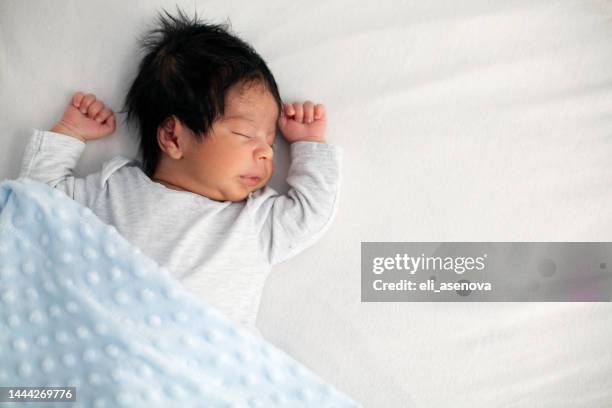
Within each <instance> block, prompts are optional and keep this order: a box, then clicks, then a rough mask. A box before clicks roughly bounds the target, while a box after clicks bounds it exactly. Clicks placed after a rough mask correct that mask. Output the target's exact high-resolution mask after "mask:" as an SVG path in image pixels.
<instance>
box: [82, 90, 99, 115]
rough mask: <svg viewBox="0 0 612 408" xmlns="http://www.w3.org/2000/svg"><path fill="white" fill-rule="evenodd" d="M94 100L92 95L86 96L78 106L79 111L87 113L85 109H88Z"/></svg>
mask: <svg viewBox="0 0 612 408" xmlns="http://www.w3.org/2000/svg"><path fill="white" fill-rule="evenodd" d="M95 100H96V97H95V96H94V95H92V94H87V95H85V96H84V97H83V99H82V100H81V103H80V104H79V110H80V111H81V113H87V109H88V108H89V105H91V104H92V102H93V101H95Z"/></svg>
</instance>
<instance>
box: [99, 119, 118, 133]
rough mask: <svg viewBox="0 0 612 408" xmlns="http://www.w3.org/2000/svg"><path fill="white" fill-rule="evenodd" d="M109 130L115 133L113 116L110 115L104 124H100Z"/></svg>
mask: <svg viewBox="0 0 612 408" xmlns="http://www.w3.org/2000/svg"><path fill="white" fill-rule="evenodd" d="M102 126H106V127H107V128H109V129H110V131H111V132H114V131H115V115H111V116H110V117H109V118H108V120H107V121H106V122H104V123H103V124H102Z"/></svg>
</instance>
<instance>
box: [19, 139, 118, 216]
mask: <svg viewBox="0 0 612 408" xmlns="http://www.w3.org/2000/svg"><path fill="white" fill-rule="evenodd" d="M83 150H85V143H84V142H82V141H80V140H78V139H76V138H74V137H71V136H67V135H64V134H61V133H55V132H51V131H45V130H39V129H34V131H33V134H32V137H31V138H30V141H29V142H28V144H27V146H26V149H25V152H24V154H23V159H22V163H21V170H20V173H19V177H28V178H31V179H34V180H36V181H40V182H43V183H46V184H48V185H49V186H51V187H54V188H56V189H58V190H61V191H63V192H64V193H66V194H67V195H68V196H69V197H70V198H72V199H73V200H75V201H77V202H79V203H81V204H83V205H85V206H90V204H91V203H92V202H93V201H94V200H95V199H96V197H97V196H98V194H99V193H100V192H101V191H102V190H103V188H104V182H105V181H106V179H107V175H108V174H110V173H112V170H113V169H114V168H116V167H118V166H120V165H122V164H123V163H124V162H125V160H127V159H125V158H121V157H120V156H119V157H118V160H111V161H109V162H106V163H105V164H104V168H103V169H102V171H100V172H97V173H93V174H90V175H88V176H87V177H85V178H78V177H75V176H74V174H73V170H74V168H75V167H76V165H77V163H78V161H79V158H80V157H81V154H82V153H83Z"/></svg>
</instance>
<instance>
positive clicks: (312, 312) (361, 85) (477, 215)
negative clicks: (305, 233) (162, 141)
mask: <svg viewBox="0 0 612 408" xmlns="http://www.w3.org/2000/svg"><path fill="white" fill-rule="evenodd" d="M176 3H178V4H179V5H181V7H183V8H184V9H185V10H188V11H192V10H194V8H195V9H197V11H198V13H199V15H201V16H203V17H205V18H208V19H210V20H212V21H216V22H220V21H224V20H225V19H226V18H227V17H229V18H230V20H231V23H232V28H233V30H234V31H235V32H236V33H237V34H239V35H241V36H243V38H245V39H246V40H247V41H249V42H251V43H252V44H253V45H254V46H255V48H256V49H257V50H258V51H259V52H260V53H261V54H262V56H263V57H264V58H265V59H266V61H268V63H269V66H270V67H271V69H272V70H273V72H274V73H275V75H276V78H277V81H278V83H279V87H280V90H281V95H282V96H283V98H284V99H285V100H286V101H297V100H305V99H311V100H314V101H317V102H323V103H325V104H326V106H327V108H328V112H329V129H328V139H329V141H330V142H332V143H337V144H339V145H342V146H343V148H344V149H345V163H344V170H343V174H344V179H343V186H342V193H341V197H340V209H339V212H338V215H337V218H336V221H335V223H334V225H333V226H332V228H331V229H330V230H329V232H328V234H327V235H326V236H325V237H324V238H323V240H322V241H320V242H319V243H318V244H317V245H316V246H314V247H313V248H311V249H309V250H307V251H306V252H304V253H302V254H301V255H299V256H298V257H296V258H294V259H292V260H290V261H288V262H285V263H283V264H281V265H279V266H278V267H277V268H276V269H275V270H274V273H273V274H272V275H271V277H270V279H269V280H268V283H267V285H266V290H265V293H264V298H263V303H262V306H261V309H260V315H259V318H258V325H259V327H260V329H261V331H262V332H263V333H264V335H265V336H266V337H267V338H268V339H270V340H271V341H272V342H274V343H275V344H277V345H278V346H280V347H282V348H283V349H285V350H286V351H287V352H289V353H291V354H292V355H294V356H295V357H296V358H298V359H300V360H301V361H302V362H304V364H306V365H307V366H309V367H310V368H312V369H313V370H314V371H316V372H317V373H318V374H319V375H320V376H321V377H322V378H324V379H326V380H328V381H330V382H331V383H333V384H334V385H335V386H337V387H338V388H339V389H341V390H343V391H345V392H347V393H348V394H349V395H351V396H352V397H353V398H355V399H356V400H358V401H360V402H362V403H363V404H364V406H366V407H406V406H417V407H450V406H453V407H456V408H463V407H506V408H518V407H520V408H522V407H525V408H527V407H530V408H531V407H539V408H553V407H554V408H557V407H585V408H586V407H589V408H594V407H600V408H604V407H610V406H612V352H611V351H610V346H609V345H610V344H611V343H612V341H611V340H612V313H611V312H612V307H611V305H610V303H468V304H456V303H360V276H359V274H360V272H359V271H360V253H359V251H360V242H361V241H610V240H611V238H612V212H611V211H610V203H612V189H611V188H610V186H611V184H612V172H611V169H610V167H611V166H610V157H611V152H612V114H611V106H612V104H611V102H612V46H611V45H612V19H611V17H612V6H611V3H610V2H609V1H595V0H585V1H569V0H562V1H549V0H520V1H517V0H513V1H502V0H497V1H485V0H466V1H462V2H456V1H450V0H448V1H443V0H434V1H427V2H423V1H415V0H406V1H377V2H372V1H359V2H351V1H347V0H341V1H334V2H324V1H311V2H286V1H280V0H274V1H265V2H263V1H261V2H252V1H221V0H215V1H198V2H194V1H179V2H173V1H144V0H140V1H132V2H123V1H118V0H111V1H109V0H104V1H101V0H99V1H90V2H73V1H27V2H24V1H18V0H4V1H3V2H2V3H0V89H1V90H2V91H1V92H0V146H1V148H0V179H5V178H14V177H16V176H17V174H18V170H19V163H20V159H21V154H22V153H23V149H24V147H25V143H26V141H27V138H28V137H29V135H30V132H31V129H32V128H50V127H51V126H52V125H53V123H54V121H56V120H57V119H58V118H59V116H60V115H61V112H62V111H63V109H64V104H65V103H66V102H67V100H68V98H69V97H70V96H71V95H72V93H73V92H74V91H76V90H87V91H90V92H94V93H95V94H96V95H97V96H98V97H99V98H100V99H102V100H104V101H105V102H106V103H107V104H108V105H109V106H111V107H112V108H114V109H115V110H118V109H119V108H120V107H121V102H122V101H123V97H124V95H125V92H126V90H127V87H128V86H129V83H130V81H131V80H132V79H133V75H134V73H135V70H136V64H137V62H138V58H137V54H136V50H137V44H136V38H137V36H138V35H139V34H140V33H141V32H142V30H144V29H145V28H147V27H148V26H149V25H150V24H151V23H152V22H153V18H154V16H155V13H156V12H157V11H158V10H160V8H161V7H166V8H167V9H168V10H170V11H174V5H175V4H176ZM119 119H120V120H122V119H123V117H121V116H120V117H119ZM136 150H137V149H136V139H135V138H134V135H132V134H130V133H129V132H128V129H127V128H126V127H125V126H120V127H119V129H118V131H117V132H116V133H115V135H113V136H112V137H110V138H108V139H104V140H100V141H95V142H90V143H89V144H88V146H87V148H86V150H85V153H84V155H83V158H82V161H81V162H80V164H79V167H78V168H77V174H78V175H81V176H84V175H86V174H88V173H90V172H92V171H97V170H98V169H99V168H100V164H101V163H102V162H103V161H105V160H107V159H109V158H111V157H112V156H114V155H116V154H123V155H127V156H134V155H135V154H136ZM286 154H287V149H286V146H284V150H283V149H281V153H280V157H278V158H277V160H278V161H279V163H280V171H279V173H278V174H277V175H276V176H275V178H274V180H273V185H274V186H275V187H277V188H280V189H284V188H286V185H285V183H284V181H283V171H285V172H286V169H287V157H286Z"/></svg>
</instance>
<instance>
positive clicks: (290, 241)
mask: <svg viewBox="0 0 612 408" xmlns="http://www.w3.org/2000/svg"><path fill="white" fill-rule="evenodd" d="M296 105H297V106H296ZM283 110H284V112H283V114H282V116H281V119H280V121H279V127H280V130H281V132H282V134H283V136H284V137H285V139H287V140H288V141H289V142H290V143H291V146H290V153H291V166H290V167H289V175H288V177H287V182H288V184H289V185H290V187H291V188H290V189H289V191H288V193H287V195H280V194H278V193H276V191H274V190H273V189H271V188H269V187H267V188H265V189H264V190H260V191H259V192H258V193H259V194H257V195H256V196H255V197H254V199H252V200H251V202H250V203H249V205H252V206H253V214H254V220H255V223H256V227H257V231H256V232H257V234H258V238H259V242H260V244H261V247H262V250H263V253H264V255H265V257H266V259H267V260H268V262H270V264H276V263H279V262H282V261H284V260H286V259H288V258H290V257H292V256H294V255H296V254H297V253H299V252H301V251H302V250H304V249H306V248H307V247H309V246H311V245H312V244H314V243H315V242H316V241H317V240H318V239H319V238H320V237H321V236H322V235H323V234H324V233H325V232H326V230H327V229H328V227H329V225H330V224H331V221H332V219H333V217H334V215H335V213H336V209H337V205H338V191H339V186H340V166H341V160H342V150H341V149H340V147H339V146H334V145H330V144H327V143H325V120H326V118H325V109H324V107H323V105H316V106H315V105H314V104H312V103H311V102H306V103H304V105H303V106H302V105H301V104H292V105H287V104H285V106H284V107H283Z"/></svg>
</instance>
